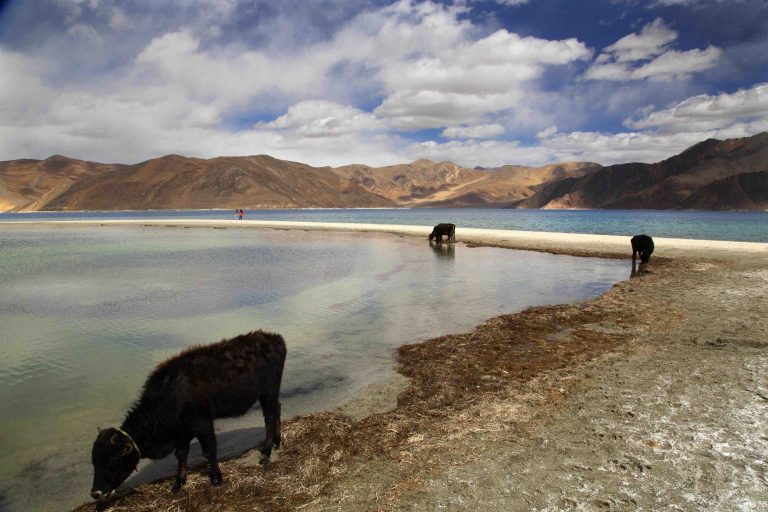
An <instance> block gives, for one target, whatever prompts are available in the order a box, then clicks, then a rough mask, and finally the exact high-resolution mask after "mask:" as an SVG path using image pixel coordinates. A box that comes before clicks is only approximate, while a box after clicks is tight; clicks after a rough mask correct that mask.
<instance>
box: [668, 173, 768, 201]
mask: <svg viewBox="0 0 768 512" xmlns="http://www.w3.org/2000/svg"><path fill="white" fill-rule="evenodd" d="M725 205H727V208H728V209H735V210H768V171H762V172H748V173H744V174H737V175H735V176H730V177H728V178H723V179H721V180H717V181H713V182H712V183H710V184H709V185H707V186H706V187H704V188H702V189H700V190H698V191H697V192H696V193H694V194H692V195H691V197H689V198H688V199H686V200H685V202H684V203H683V208H687V209H691V210H722V209H723V208H724V206H725Z"/></svg>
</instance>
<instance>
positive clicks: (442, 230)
mask: <svg viewBox="0 0 768 512" xmlns="http://www.w3.org/2000/svg"><path fill="white" fill-rule="evenodd" d="M443 235H445V236H447V237H448V241H449V242H455V241H456V224H438V225H437V226H435V227H434V229H433V230H432V233H430V234H429V240H430V242H431V241H432V240H437V241H438V242H442V241H443Z"/></svg>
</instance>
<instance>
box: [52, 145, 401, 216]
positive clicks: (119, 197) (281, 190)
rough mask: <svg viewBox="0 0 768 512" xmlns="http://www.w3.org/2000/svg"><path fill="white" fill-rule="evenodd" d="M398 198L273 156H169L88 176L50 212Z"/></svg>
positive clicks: (373, 203) (370, 202) (343, 203)
mask: <svg viewBox="0 0 768 512" xmlns="http://www.w3.org/2000/svg"><path fill="white" fill-rule="evenodd" d="M391 205H392V202H391V201H389V200H387V199H386V198H383V197H381V196H377V195H375V194H371V193H370V192H368V191H366V190H365V189H363V188H362V187H360V186H358V185H356V184H355V183H351V182H349V181H348V180H344V179H341V178H339V177H338V176H336V175H334V174H332V173H331V172H329V171H328V169H327V168H317V167H311V166H309V165H305V164H301V163H297V162H288V161H284V160H278V159H276V158H272V157H269V156H265V155H261V156H249V157H220V158H212V159H210V160H203V159H200V158H187V157H182V156H177V155H169V156H165V157H162V158H156V159H154V160H148V161H146V162H142V163H140V164H136V165H130V166H124V167H121V168H118V169H115V170H114V171H111V172H109V173H103V174H99V175H92V176H87V177H84V178H83V179H81V180H80V181H78V183H77V184H75V185H74V186H72V187H70V188H69V189H68V190H66V191H65V192H64V193H63V194H60V195H58V196H57V197H55V198H53V199H52V200H51V201H50V202H48V203H47V204H46V205H45V209H48V210H101V209H106V210H123V209H125V210H132V209H147V208H165V209H168V208H236V207H242V208H251V209H253V208H307V207H326V208H348V207H381V206H391Z"/></svg>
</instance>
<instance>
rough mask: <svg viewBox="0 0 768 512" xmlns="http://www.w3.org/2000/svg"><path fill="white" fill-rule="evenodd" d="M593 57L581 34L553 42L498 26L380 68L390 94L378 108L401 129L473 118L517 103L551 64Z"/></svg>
mask: <svg viewBox="0 0 768 512" xmlns="http://www.w3.org/2000/svg"><path fill="white" fill-rule="evenodd" d="M590 56H591V52H590V51H589V49H587V47H586V46H585V45H584V44H583V43H581V42H579V41H577V40H576V39H567V40H562V41H549V40H545V39H540V38H535V37H520V36H519V35H517V34H513V33H510V32H507V31H506V30H503V29H502V30H499V31H497V32H495V33H493V34H491V35H489V36H488V37H485V38H482V39H480V40H477V41H475V42H471V43H465V42H464V41H461V40H459V41H456V42H455V43H454V44H453V45H451V46H448V47H446V48H441V49H439V50H438V51H435V52H433V53H430V54H429V55H424V56H421V57H419V58H415V59H412V60H409V61H406V62H405V63H399V64H398V65H397V66H396V67H389V68H385V69H383V70H382V72H381V76H382V79H383V82H384V85H385V87H386V89H387V91H388V92H389V95H388V96H387V97H386V98H385V99H384V101H383V102H382V103H381V105H380V106H379V107H378V108H377V109H376V110H375V113H376V114H377V115H379V116H382V117H384V118H388V119H390V121H391V123H392V124H393V125H394V126H395V127H397V128H400V129H406V130H407V129H412V130H418V129H423V128H437V127H442V126H445V125H446V124H456V123H462V122H464V123H473V122H477V121H478V120H480V119H482V116H483V115H485V114H487V113H490V112H497V111H501V110H506V109H510V108H512V107H514V106H515V105H516V104H517V103H518V102H519V101H520V98H521V97H522V96H523V93H524V91H523V90H522V89H523V87H524V85H525V84H526V83H527V82H529V81H531V80H533V79H536V78H538V77H540V76H541V74H542V73H543V72H544V69H545V68H546V67H547V66H556V65H565V64H568V63H571V62H574V61H578V60H584V59H587V58H589V57H590Z"/></svg>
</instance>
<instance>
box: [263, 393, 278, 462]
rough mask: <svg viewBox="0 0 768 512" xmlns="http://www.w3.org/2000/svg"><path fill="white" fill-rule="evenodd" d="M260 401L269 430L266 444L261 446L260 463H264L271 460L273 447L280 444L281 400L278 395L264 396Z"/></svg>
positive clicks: (265, 440) (265, 423) (265, 424)
mask: <svg viewBox="0 0 768 512" xmlns="http://www.w3.org/2000/svg"><path fill="white" fill-rule="evenodd" d="M259 401H260V402H261V410H262V412H263V413H264V426H265V427H266V430H267V438H266V439H264V444H263V445H262V446H261V460H260V461H259V463H260V464H262V465H264V464H266V463H267V462H269V457H270V456H271V455H272V447H273V446H276V447H279V446H280V402H279V401H278V400H277V395H275V396H269V395H267V396H262V397H261V398H260V400H259Z"/></svg>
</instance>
